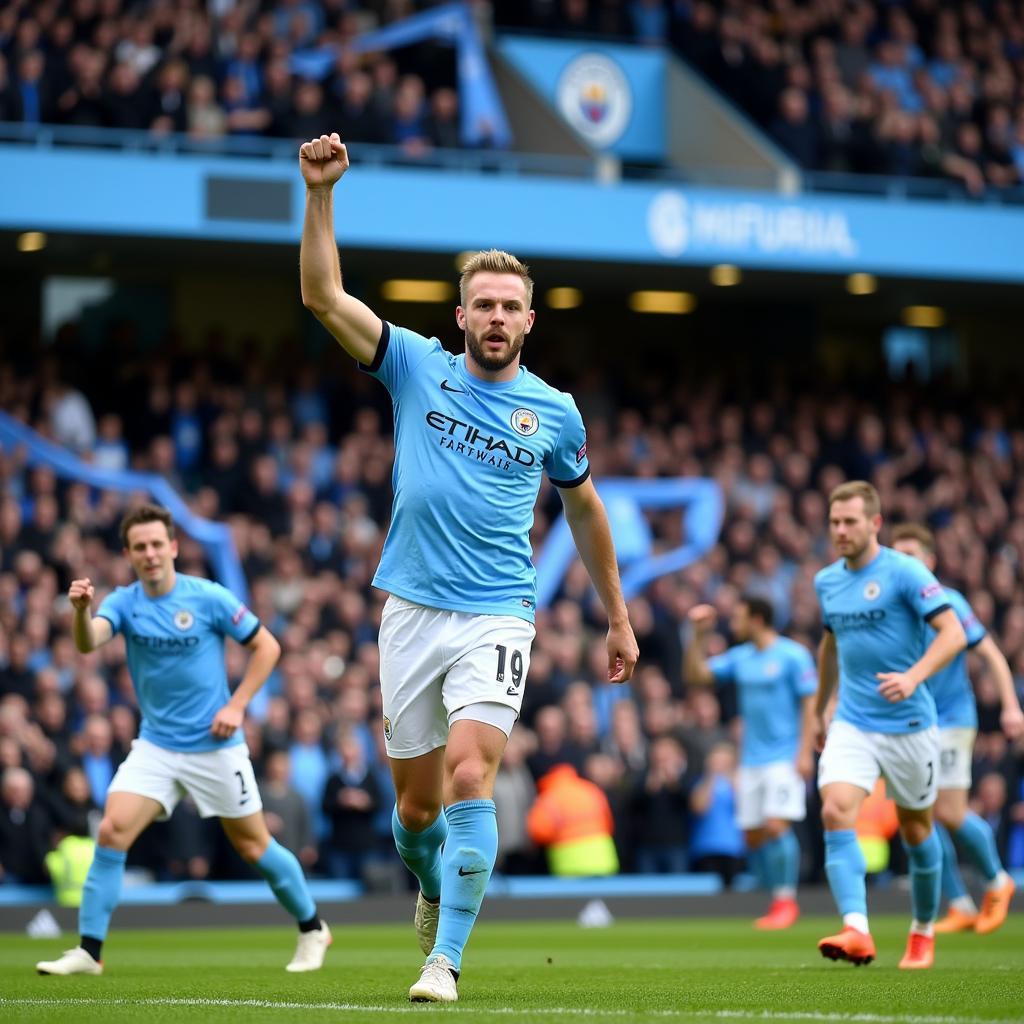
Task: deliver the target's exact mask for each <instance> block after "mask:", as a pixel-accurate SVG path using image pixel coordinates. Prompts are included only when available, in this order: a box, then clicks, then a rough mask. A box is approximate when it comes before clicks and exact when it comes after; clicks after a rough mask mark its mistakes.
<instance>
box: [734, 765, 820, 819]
mask: <svg viewBox="0 0 1024 1024" xmlns="http://www.w3.org/2000/svg"><path fill="white" fill-rule="evenodd" d="M806 814H807V788H806V785H805V784H804V780H803V778H802V777H801V775H800V773H799V772H798V771H797V770H796V766H795V765H794V764H793V762H792V761H772V762H771V763H770V764H759V765H752V766H750V767H744V766H743V765H740V770H739V774H738V776H737V779H736V822H737V824H738V825H739V827H740V828H742V829H744V830H747V829H752V828H760V827H761V826H762V825H763V824H764V823H765V822H766V821H768V820H770V819H773V818H775V819H778V820H780V821H803V820H804V817H805V815H806Z"/></svg>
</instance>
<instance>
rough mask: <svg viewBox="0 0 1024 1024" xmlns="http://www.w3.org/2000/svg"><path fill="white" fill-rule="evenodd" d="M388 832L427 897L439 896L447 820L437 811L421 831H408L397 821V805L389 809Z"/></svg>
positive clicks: (442, 813) (434, 897)
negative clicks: (390, 810)
mask: <svg viewBox="0 0 1024 1024" xmlns="http://www.w3.org/2000/svg"><path fill="white" fill-rule="evenodd" d="M391 834H392V835H393V836H394V837H395V848H396V849H397V850H398V855H399V857H401V858H402V860H403V861H404V863H405V866H406V867H407V868H408V869H409V870H410V871H411V872H412V873H413V874H414V875H415V876H416V878H417V879H418V880H419V883H420V892H422V893H423V895H424V896H425V897H426V898H427V899H428V900H436V899H437V898H438V896H440V895H441V847H442V845H443V844H444V841H445V839H446V838H447V837H448V819H447V818H446V817H445V815H444V812H443V811H441V812H440V813H439V814H438V816H437V817H436V818H435V819H434V820H433V821H432V822H431V823H430V824H429V825H428V826H427V827H426V828H425V829H424V830H423V831H422V832H410V831H409V830H408V829H407V828H406V827H405V826H404V825H403V824H402V822H401V821H400V820H399V817H398V805H397V804H396V805H395V809H394V810H393V811H392V812H391Z"/></svg>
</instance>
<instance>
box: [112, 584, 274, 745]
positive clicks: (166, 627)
mask: <svg viewBox="0 0 1024 1024" xmlns="http://www.w3.org/2000/svg"><path fill="white" fill-rule="evenodd" d="M96 614H97V615H99V616H102V617H103V618H104V619H107V620H108V621H109V622H110V624H111V626H113V627H114V632H115V633H123V634H124V639H125V648H126V649H127V652H128V670H129V672H130V673H131V677H132V682H133V683H134V684H135V693H136V695H137V696H138V699H139V708H140V709H141V711H142V727H141V729H140V730H139V735H140V736H141V737H142V739H144V740H149V742H150V743H155V744H156V745H157V746H158V747H166V748H167V749H168V750H185V751H200V750H218V749H219V748H221V747H227V746H230V745H231V744H233V743H242V742H243V736H242V731H241V730H240V729H239V730H237V731H236V732H235V734H234V736H232V737H230V738H229V739H223V740H222V739H217V738H216V737H215V736H213V735H212V734H211V733H210V726H211V725H212V724H213V718H214V715H216V714H217V712H218V711H219V710H220V709H221V708H222V707H223V706H224V705H225V704H227V702H228V699H229V698H230V696H231V694H230V692H229V690H228V677H227V672H226V671H225V669H224V638H225V637H227V636H230V637H233V638H234V639H235V640H237V641H238V642H239V643H240V644H244V643H248V642H249V641H250V640H251V639H252V638H253V637H254V636H255V635H256V633H257V631H258V630H259V628H260V622H259V619H257V618H256V616H255V615H253V613H252V612H251V611H249V609H248V608H246V606H245V605H244V604H243V603H242V602H241V601H240V600H239V599H238V598H237V597H235V596H234V595H233V594H232V593H231V592H230V591H229V590H226V589H225V588H224V587H222V586H221V585H220V584H219V583H212V582H211V581H210V580H204V579H200V578H199V577H196V576H186V575H184V574H183V573H177V578H176V580H175V583H174V587H173V588H172V589H171V591H170V593H168V594H164V595H163V596H162V597H149V596H148V595H147V594H146V592H145V590H144V589H143V587H142V584H141V583H139V582H138V581H136V582H135V583H133V584H132V585H131V586H130V587H118V588H117V589H116V590H115V591H114V592H113V593H112V594H108V595H107V597H106V598H104V600H103V603H102V604H101V605H100V607H99V611H98V612H97V613H96Z"/></svg>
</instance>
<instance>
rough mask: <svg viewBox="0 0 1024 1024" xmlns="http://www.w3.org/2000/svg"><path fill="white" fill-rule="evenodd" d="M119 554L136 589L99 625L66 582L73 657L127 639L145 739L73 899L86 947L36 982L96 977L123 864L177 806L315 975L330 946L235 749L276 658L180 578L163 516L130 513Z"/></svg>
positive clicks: (231, 609) (276, 652) (243, 754)
mask: <svg viewBox="0 0 1024 1024" xmlns="http://www.w3.org/2000/svg"><path fill="white" fill-rule="evenodd" d="M121 540H122V542H123V544H124V552H125V555H126V556H127V558H128V560H129V561H130V562H131V566H132V569H134V570H135V574H136V576H138V580H137V581H136V582H135V583H133V584H132V585H131V586H128V587H119V588H118V589H117V590H115V591H114V592H113V593H112V594H109V595H108V596H107V597H106V598H105V599H104V600H103V602H102V603H101V604H100V607H99V610H98V611H97V613H96V615H95V617H93V616H92V615H91V612H90V608H91V605H92V600H93V594H94V590H93V585H92V583H91V582H90V581H89V580H88V579H80V580H74V581H73V582H72V584H71V588H70V590H69V591H68V597H69V598H70V600H71V604H72V608H73V610H74V611H73V619H72V632H73V635H74V641H75V646H76V647H77V648H78V649H79V650H80V651H81V652H82V653H84V654H87V653H88V652H90V651H94V650H96V648H97V647H102V646H103V645H104V644H105V643H107V642H108V641H110V640H111V639H112V638H113V636H114V635H115V634H117V633H121V634H123V636H124V638H125V647H126V649H127V657H128V670H129V672H130V673H131V677H132V682H133V683H134V685H135V693H136V696H137V698H138V702H139V707H140V708H141V710H142V727H141V729H140V732H139V738H138V739H137V740H135V741H134V742H133V743H132V749H131V752H130V753H129V754H128V757H127V758H125V760H124V762H123V763H122V764H121V766H120V768H118V770H117V773H116V774H115V775H114V778H113V780H112V781H111V783H110V788H109V790H108V796H107V803H106V807H105V809H104V811H103V820H102V821H101V822H100V827H99V837H98V842H97V844H96V852H95V854H94V856H93V862H92V865H91V867H90V868H89V874H88V876H87V878H86V880H85V887H84V889H83V891H82V905H81V910H80V912H79V932H80V933H81V944H80V945H79V946H76V947H75V948H74V949H71V950H68V951H67V952H66V953H64V955H63V956H61V957H60V959H58V960H53V961H43V962H41V963H38V964H36V970H37V971H38V972H39V973H40V974H101V973H102V971H103V964H102V960H101V949H102V946H103V942H104V940H105V939H106V937H107V929H108V926H109V924H110V917H111V915H112V914H113V912H114V909H115V907H116V906H117V902H118V899H119V897H120V893H121V879H122V877H123V875H124V864H125V858H126V856H127V853H128V850H129V848H130V847H131V845H132V844H133V843H134V842H135V840H136V839H137V838H138V837H139V835H140V834H141V833H142V831H143V830H144V829H145V828H146V827H147V826H148V825H149V824H150V822H152V821H154V820H156V819H158V818H159V819H164V818H167V817H169V816H170V814H171V812H172V811H173V810H174V806H175V804H177V802H178V800H179V799H180V798H181V797H182V796H183V795H184V794H186V793H187V794H188V795H189V796H191V797H192V799H193V800H194V801H195V803H196V806H197V807H198V808H199V813H200V815H202V816H203V817H204V818H210V817H219V818H220V819H221V825H222V826H223V828H224V831H225V833H226V834H227V837H228V839H229V840H230V841H231V844H232V846H234V848H235V849H236V850H237V851H238V852H239V854H240V855H241V856H242V857H243V859H245V860H246V861H248V863H250V864H251V865H252V866H253V867H254V868H255V869H256V870H257V871H258V872H259V873H260V874H261V875H262V876H263V877H264V878H265V879H266V880H267V882H268V883H269V884H270V888H271V889H272V890H273V892H274V895H275V896H276V897H277V899H278V902H280V903H281V905H282V906H283V907H284V908H285V910H287V911H288V912H289V913H290V914H291V915H292V916H293V917H294V918H295V919H296V921H297V922H298V926H299V938H298V945H297V947H296V950H295V955H294V957H293V958H292V960H291V962H290V963H289V964H288V966H287V967H286V970H288V971H293V972H295V971H313V970H316V969H317V968H319V967H320V966H321V965H322V964H323V961H324V954H325V953H326V951H327V947H328V945H330V942H331V934H330V931H329V930H328V928H327V925H326V924H325V923H324V922H323V921H321V920H320V918H319V916H318V915H317V912H316V906H315V904H314V903H313V899H312V897H311V896H310V894H309V888H308V887H307V885H306V880H305V878H304V877H303V874H302V868H301V867H300V866H299V862H298V861H297V860H296V859H295V856H294V855H293V854H292V853H291V852H290V851H288V850H286V849H285V848H284V847H283V846H281V845H279V844H278V843H277V841H276V840H274V839H273V838H271V835H270V833H269V832H268V831H267V826H266V824H265V823H264V820H263V811H262V802H261V800H260V794H259V790H258V789H257V787H256V777H255V775H254V773H253V768H252V762H251V761H250V760H249V751H248V749H247V747H246V746H245V741H244V739H243V736H242V720H243V718H244V717H245V709H246V707H247V706H248V704H249V701H251V700H252V698H253V696H254V694H256V693H257V691H258V690H259V689H260V687H261V686H262V685H263V683H264V682H265V681H266V679H267V676H268V675H270V672H271V671H272V670H273V668H274V665H275V664H276V663H277V659H278V657H279V656H280V653H281V648H280V646H279V645H278V642H277V640H275V639H274V637H273V636H272V635H271V633H270V632H269V631H268V630H267V628H266V627H265V626H262V625H261V624H260V622H259V620H258V619H257V618H256V616H255V615H253V613H252V612H251V611H249V609H248V608H246V607H245V605H244V604H243V603H242V602H241V601H239V600H238V598H236V597H235V596H234V595H232V594H231V593H230V591H228V590H226V589H225V588H224V587H222V586H221V585H220V584H218V583H211V582H210V581H209V580H205V579H200V578H198V577H196V576H186V575H185V574H183V573H178V572H176V571H175V568H174V560H175V558H177V555H178V542H177V540H175V537H174V523H173V521H172V519H171V515H170V513H169V512H168V511H167V510H166V509H165V508H161V507H160V506H158V505H141V506H139V507H138V508H135V509H133V510H131V511H129V512H128V514H127V515H126V516H125V517H124V519H123V521H122V523H121ZM225 637H231V638H232V639H233V640H235V641H237V642H238V643H241V644H245V646H246V647H248V648H249V650H250V651H251V652H252V654H251V656H250V658H249V662H248V665H247V666H246V670H245V675H244V676H243V678H242V681H241V682H240V683H239V685H238V687H237V689H236V690H235V692H234V694H231V693H229V690H228V679H227V674H226V672H225V670H224V638H225Z"/></svg>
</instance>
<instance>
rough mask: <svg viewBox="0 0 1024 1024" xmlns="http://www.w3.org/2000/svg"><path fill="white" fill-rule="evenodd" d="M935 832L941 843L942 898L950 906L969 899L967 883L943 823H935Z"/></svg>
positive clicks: (951, 838) (951, 840) (951, 839)
mask: <svg viewBox="0 0 1024 1024" xmlns="http://www.w3.org/2000/svg"><path fill="white" fill-rule="evenodd" d="M934 827H935V834H936V835H937V836H938V837H939V842H940V843H941V844H942V883H941V893H942V898H943V899H944V900H947V901H948V902H949V904H950V905H951V906H956V905H957V903H958V902H961V901H963V900H965V899H970V896H969V894H968V892H967V885H966V884H965V882H964V876H963V875H962V874H961V872H960V863H959V860H958V859H957V855H956V847H955V846H954V845H953V837H952V836H951V835H950V834H949V831H948V830H947V829H946V827H945V826H944V825H940V824H939V823H938V822H936V823H935V826H934Z"/></svg>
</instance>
